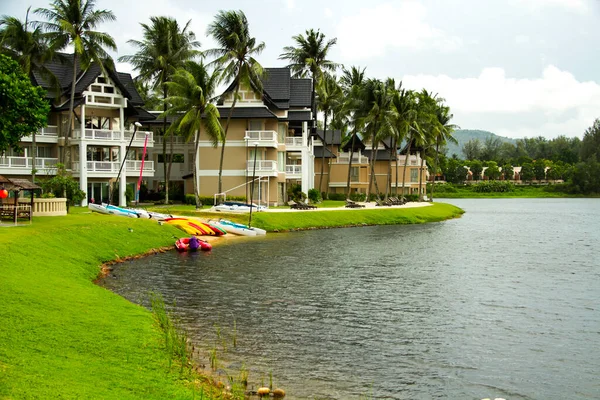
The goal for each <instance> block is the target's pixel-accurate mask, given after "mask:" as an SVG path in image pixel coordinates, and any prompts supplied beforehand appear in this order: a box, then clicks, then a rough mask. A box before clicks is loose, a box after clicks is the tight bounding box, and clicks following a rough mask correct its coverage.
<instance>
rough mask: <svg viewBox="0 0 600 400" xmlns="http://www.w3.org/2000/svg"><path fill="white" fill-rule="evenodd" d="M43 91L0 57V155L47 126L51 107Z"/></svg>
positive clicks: (15, 147) (11, 61)
mask: <svg viewBox="0 0 600 400" xmlns="http://www.w3.org/2000/svg"><path fill="white" fill-rule="evenodd" d="M44 96H45V91H44V90H43V89H42V88H41V87H37V86H33V85H32V84H31V81H30V80H29V77H28V76H27V75H26V74H24V73H23V72H22V71H21V68H20V67H19V64H17V63H16V62H15V61H13V60H11V59H10V58H9V57H7V56H4V55H1V54H0V153H2V152H4V151H6V150H8V149H9V148H12V149H18V148H19V142H20V140H21V138H23V137H24V136H28V135H30V134H32V133H34V132H36V131H37V130H39V129H40V128H42V127H44V126H46V124H47V118H48V113H49V112H50V104H48V103H47V102H46V101H45V100H44Z"/></svg>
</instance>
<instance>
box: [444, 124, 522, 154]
mask: <svg viewBox="0 0 600 400" xmlns="http://www.w3.org/2000/svg"><path fill="white" fill-rule="evenodd" d="M452 136H454V137H455V138H456V140H457V141H458V144H457V145H456V144H454V143H448V145H447V146H446V147H447V148H448V151H447V152H446V156H448V157H452V154H454V153H456V155H457V156H458V157H459V158H463V153H462V147H463V146H464V144H465V143H467V142H468V141H469V140H471V139H479V141H480V142H481V144H483V143H484V142H485V139H486V138H488V137H489V136H494V137H497V138H498V139H500V140H502V141H503V142H508V143H512V144H515V142H516V139H510V138H507V137H504V136H498V135H496V134H495V133H492V132H488V131H481V130H478V129H457V130H455V131H454V133H453V135H452Z"/></svg>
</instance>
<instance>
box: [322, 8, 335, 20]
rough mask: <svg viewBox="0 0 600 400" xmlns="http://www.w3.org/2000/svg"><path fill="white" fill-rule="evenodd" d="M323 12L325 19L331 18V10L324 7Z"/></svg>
mask: <svg viewBox="0 0 600 400" xmlns="http://www.w3.org/2000/svg"><path fill="white" fill-rule="evenodd" d="M323 12H324V14H325V17H327V18H331V17H333V11H331V8H329V7H325V10H324V11H323Z"/></svg>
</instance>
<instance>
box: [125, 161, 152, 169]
mask: <svg viewBox="0 0 600 400" xmlns="http://www.w3.org/2000/svg"><path fill="white" fill-rule="evenodd" d="M140 168H142V162H141V161H133V160H132V161H125V170H126V171H127V172H132V171H137V172H140ZM144 172H154V161H144Z"/></svg>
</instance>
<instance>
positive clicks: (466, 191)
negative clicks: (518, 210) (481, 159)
mask: <svg viewBox="0 0 600 400" xmlns="http://www.w3.org/2000/svg"><path fill="white" fill-rule="evenodd" d="M474 186H475V185H467V186H459V185H436V187H435V190H434V193H433V197H434V199H496V198H570V197H586V196H583V195H573V194H568V193H565V192H564V191H559V190H557V188H558V187H559V186H558V185H546V186H537V185H514V186H513V189H512V190H511V191H506V192H477V191H475V190H474ZM428 190H429V187H428ZM428 193H429V192H428ZM587 197H590V196H587Z"/></svg>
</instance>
